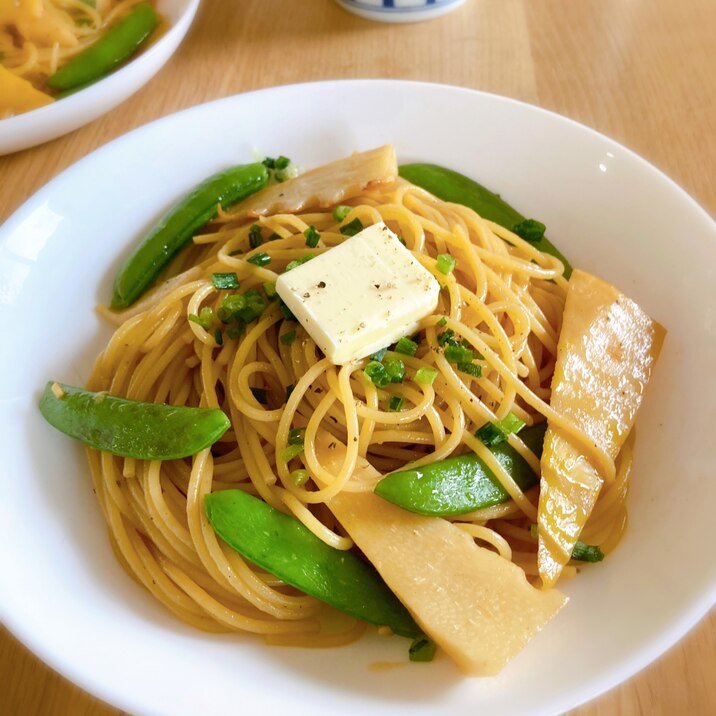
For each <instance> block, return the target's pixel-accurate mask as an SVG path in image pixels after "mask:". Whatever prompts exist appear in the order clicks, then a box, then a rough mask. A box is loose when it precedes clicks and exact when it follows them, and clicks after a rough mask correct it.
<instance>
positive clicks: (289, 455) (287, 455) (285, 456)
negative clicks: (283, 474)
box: [281, 442, 303, 462]
mask: <svg viewBox="0 0 716 716" xmlns="http://www.w3.org/2000/svg"><path fill="white" fill-rule="evenodd" d="M302 452H303V442H301V444H300V445H289V446H288V447H287V448H285V449H284V451H283V452H282V453H281V459H282V460H283V461H284V462H291V460H293V458H295V457H298V456H299V455H300V454H301V453H302Z"/></svg>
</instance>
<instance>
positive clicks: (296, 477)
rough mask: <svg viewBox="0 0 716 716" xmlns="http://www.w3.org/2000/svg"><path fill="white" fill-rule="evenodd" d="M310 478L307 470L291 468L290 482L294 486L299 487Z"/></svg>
mask: <svg viewBox="0 0 716 716" xmlns="http://www.w3.org/2000/svg"><path fill="white" fill-rule="evenodd" d="M309 478H310V475H309V474H308V470H292V471H291V482H292V483H293V484H294V485H295V486H296V487H301V486H303V485H305V484H306V483H307V482H308V480H309Z"/></svg>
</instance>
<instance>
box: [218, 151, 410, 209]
mask: <svg viewBox="0 0 716 716" xmlns="http://www.w3.org/2000/svg"><path fill="white" fill-rule="evenodd" d="M397 176H398V163H397V160H396V158H395V148H394V147H393V145H392V144H386V145H385V146H383V147H378V148H377V149H371V150H369V151H367V152H356V153H355V154H351V155H350V156H349V157H344V158H343V159H338V160H337V161H335V162H331V163H330V164H324V165H323V166H320V167H316V169H311V170H310V171H307V172H306V173H305V174H300V175H299V176H297V177H296V178H295V179H289V180H288V181H285V182H282V183H281V184H272V185H271V186H268V187H266V188H265V189H262V190H261V191H259V192H257V193H256V194H254V195H253V196H250V197H248V198H247V199H245V200H244V201H242V202H241V203H239V204H237V205H236V206H235V207H233V208H232V209H231V211H230V212H229V213H230V214H231V215H232V216H241V217H244V216H246V217H257V216H269V215H271V214H282V213H290V214H295V213H298V212H299V211H307V210H308V209H315V208H318V207H327V206H333V205H335V204H340V203H341V202H342V201H345V200H346V199H350V197H352V196H356V195H357V194H360V193H361V192H363V191H364V190H365V189H367V188H369V187H371V186H376V185H379V184H383V183H389V182H392V181H394V180H395V178H396V177H397Z"/></svg>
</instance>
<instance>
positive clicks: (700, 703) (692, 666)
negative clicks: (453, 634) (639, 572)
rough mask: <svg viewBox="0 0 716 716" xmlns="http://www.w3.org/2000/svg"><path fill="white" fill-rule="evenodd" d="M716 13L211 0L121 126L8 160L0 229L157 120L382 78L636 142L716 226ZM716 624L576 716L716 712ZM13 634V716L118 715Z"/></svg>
mask: <svg viewBox="0 0 716 716" xmlns="http://www.w3.org/2000/svg"><path fill="white" fill-rule="evenodd" d="M715 33H716V1H715V0H467V2H466V3H465V5H464V6H463V7H462V8H460V9H459V10H457V11H455V12H453V13H451V14H449V15H447V16H445V17H443V18H440V19H437V20H433V21H431V22H427V23H419V24H414V25H404V26H389V25H383V24H379V23H372V22H369V21H365V20H361V19H359V18H357V17H354V16H352V15H349V14H348V13H346V12H344V11H342V10H341V9H339V8H338V7H337V6H336V5H335V4H334V3H333V2H331V1H330V0H302V1H301V2H290V1H289V0H283V1H282V0H244V2H230V1H229V0H204V2H203V4H202V7H201V8H200V10H199V13H198V16H197V19H196V21H195V23H194V26H193V27H192V29H191V30H190V32H189V35H188V37H187V39H186V41H185V42H184V44H183V45H182V47H181V48H180V49H179V51H178V52H177V54H176V55H175V57H174V58H173V59H172V60H171V61H170V62H169V63H168V65H167V66H166V67H165V68H164V69H163V70H162V71H161V72H160V73H159V74H158V75H157V77H156V78H155V79H154V80H152V81H151V82H150V83H149V84H148V85H147V86H146V87H145V88H144V89H142V90H141V91H140V92H138V93H137V94H136V95H134V97H132V98H131V99H130V100H129V101H127V102H126V103H125V104H124V105H122V106H121V107H119V108H118V109H116V110H114V111H112V112H111V113H110V114H109V115H106V116H105V117H102V118H100V119H98V120H96V121H95V122H93V123H91V124H89V125H88V126H86V127H84V128H82V129H80V130H78V131H76V132H74V133H72V134H70V135H67V136H65V137H62V138H60V139H57V140H55V141H53V142H50V143H48V144H45V145H43V146H41V147H37V148H34V149H30V150H27V151H24V152H19V153H17V154H15V155H11V156H8V157H0V222H2V221H4V220H5V219H6V218H7V217H8V216H9V215H10V214H11V213H12V212H13V211H14V210H15V209H16V208H17V207H18V206H19V205H20V204H21V203H22V202H23V201H24V200H25V199H27V198H28V197H29V196H30V195H31V194H32V193H33V192H35V191H36V190H37V189H39V188H40V187H41V186H42V185H43V184H45V183H46V182H47V181H48V180H50V179H51V178H52V177H54V176H55V175H56V174H58V173H59V172H60V171H62V170H63V169H65V168H66V167H68V166H69V165H71V164H72V163H74V162H75V161H77V160H78V159H80V158H81V157H83V156H85V155H86V154H87V153H89V152H91V151H92V150H94V149H96V148H97V147H99V146H101V145H102V144H104V143H106V142H107V141H109V140H111V139H113V138H115V137H117V136H119V135H121V134H124V133H125V132H127V131H129V130H131V129H134V128H135V127H138V126H139V125H141V124H144V123H145V122H148V121H150V120H153V119H156V118H158V117H162V116H165V115H167V114H169V113H171V112H175V111H177V110H180V109H183V108H185V107H189V106H192V105H195V104H199V103H201V102H205V101H207V100H211V99H215V98H218V97H223V96H226V95H231V94H235V93H238V92H243V91H246V90H251V89H256V88H261V87H268V86H273V85H279V84H286V83H292V82H302V81H307V80H319V79H336V78H350V77H382V78H399V79H415V80H426V81H430V82H442V83H449V84H454V85H460V86H464V87H472V88H476V89H482V90H486V91H489V92H495V93H498V94H502V95H507V96H509V97H514V98H517V99H520V100H524V101H527V102H530V103H532V104H537V105H540V106H542V107H545V108H548V109H551V110H554V111H556V112H559V113H561V114H564V115H566V116H568V117H571V118H573V119H576V120H577V121H579V122H582V123H584V124H586V125H588V126H590V127H593V128H594V129H596V130H598V131H600V132H602V133H604V134H606V135H608V136H610V137H612V138H614V139H616V140H617V141H619V142H621V143H622V144H625V145H626V146H628V147H630V148H631V149H633V150H635V151H636V152H637V153H639V154H641V155H642V156H644V157H645V158H646V159H648V160H649V161H650V162H652V163H653V164H655V165H656V166H657V167H659V168H660V169H662V170H663V171H664V172H666V174H668V175H669V176H670V177H672V178H673V179H674V180H675V181H676V182H677V183H678V184H680V185H681V186H683V187H684V188H685V189H686V191H687V192H688V193H689V194H691V195H692V196H693V197H694V198H695V199H696V200H697V201H698V202H699V203H700V204H701V205H702V206H704V207H705V208H706V210H707V211H709V212H710V213H711V215H712V216H714V215H716V42H715V41H714V36H715ZM714 675H716V612H714V611H712V612H711V615H710V616H708V617H707V618H706V619H704V620H703V621H702V622H701V623H700V624H699V625H697V627H696V628H694V630H693V631H692V632H691V633H690V634H689V635H688V636H687V637H686V638H685V639H684V640H683V641H682V642H681V643H679V644H678V645H677V646H675V647H674V648H673V649H672V650H671V651H670V652H668V653H667V654H666V655H665V656H663V657H662V658H661V659H659V660H658V661H657V662H656V663H654V664H652V665H651V666H650V667H648V668H647V669H645V670H644V671H642V672H641V673H640V674H638V675H637V676H635V677H634V678H632V679H631V680H629V681H628V682H626V683H624V684H622V685H621V686H619V687H617V688H615V689H613V690H612V691H610V692H608V693H606V694H604V695H602V696H601V697H599V698H598V699H596V700H594V701H593V702H591V703H589V704H586V705H584V706H581V707H580V708H578V709H576V710H575V711H573V712H572V716H607V715H609V716H611V715H622V714H623V715H631V714H649V715H650V716H651V715H656V716H658V715H661V714H664V715H666V714H690V715H691V716H707V715H711V714H716V685H715V684H714V682H713V677H714ZM120 713H121V712H120V711H118V710H117V709H115V708H112V707H111V706H107V705H105V704H103V703H101V702H99V701H97V700H96V699H94V698H92V697H91V696H89V695H87V694H85V693H83V692H82V691H81V690H79V689H78V688H77V687H75V686H73V685H71V684H69V683H68V682H66V681H65V680H64V679H62V677H60V676H58V675H57V674H55V673H54V672H52V671H51V670H50V669H48V668H47V667H46V666H44V665H43V664H42V663H41V662H40V661H38V660H37V659H36V658H35V657H34V656H33V655H31V654H30V653H29V652H28V651H27V650H25V649H24V647H22V646H21V645H20V644H19V643H18V642H16V641H15V640H14V638H13V637H12V636H11V635H10V634H8V633H7V632H0V714H3V715H5V714H9V715H12V716H14V715H15V714H18V715H21V716H35V715H37V716H67V715H70V714H71V715H73V716H74V715H76V714H79V715H86V716H117V715H118V714H120Z"/></svg>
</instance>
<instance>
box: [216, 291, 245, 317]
mask: <svg viewBox="0 0 716 716" xmlns="http://www.w3.org/2000/svg"><path fill="white" fill-rule="evenodd" d="M245 306H246V299H245V298H244V296H242V295H241V294H239V293H233V294H231V295H230V296H226V298H224V300H223V301H222V302H221V306H219V310H218V312H217V315H218V317H219V320H220V321H221V322H222V323H231V321H236V320H239V319H240V318H241V316H240V315H239V311H241V310H242V309H243V308H245Z"/></svg>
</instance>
